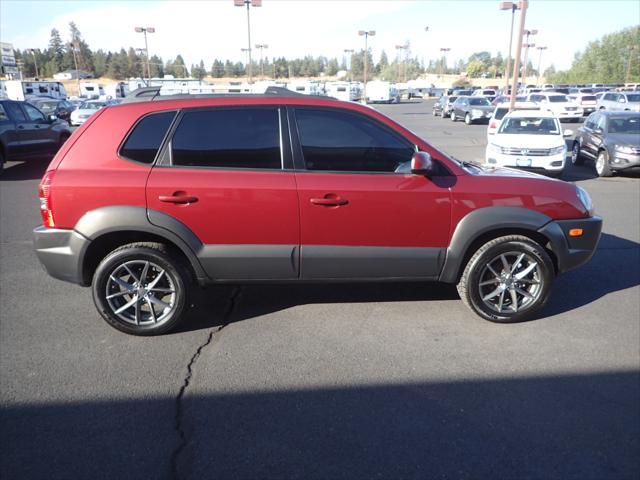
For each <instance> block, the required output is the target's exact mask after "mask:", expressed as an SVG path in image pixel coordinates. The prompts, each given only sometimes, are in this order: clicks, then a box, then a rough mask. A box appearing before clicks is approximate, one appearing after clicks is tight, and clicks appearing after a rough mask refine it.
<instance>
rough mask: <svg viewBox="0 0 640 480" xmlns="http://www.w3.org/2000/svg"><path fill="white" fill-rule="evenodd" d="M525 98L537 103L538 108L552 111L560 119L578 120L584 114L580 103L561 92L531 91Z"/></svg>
mask: <svg viewBox="0 0 640 480" xmlns="http://www.w3.org/2000/svg"><path fill="white" fill-rule="evenodd" d="M527 100H528V101H529V102H535V103H537V104H539V105H540V110H549V111H550V112H553V113H554V114H555V116H556V117H558V118H559V119H560V121H562V120H564V119H567V120H570V121H572V122H578V121H580V119H581V118H582V115H583V114H584V110H583V109H582V107H581V106H580V105H578V104H577V103H576V102H574V101H573V100H571V99H570V98H569V97H567V96H566V95H564V94H562V93H553V92H541V93H532V94H531V95H529V96H528V97H527Z"/></svg>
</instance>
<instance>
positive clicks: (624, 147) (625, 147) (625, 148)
mask: <svg viewBox="0 0 640 480" xmlns="http://www.w3.org/2000/svg"><path fill="white" fill-rule="evenodd" d="M613 148H614V150H615V151H616V152H620V153H627V154H632V153H634V149H633V147H630V146H628V145H616V146H615V147H613Z"/></svg>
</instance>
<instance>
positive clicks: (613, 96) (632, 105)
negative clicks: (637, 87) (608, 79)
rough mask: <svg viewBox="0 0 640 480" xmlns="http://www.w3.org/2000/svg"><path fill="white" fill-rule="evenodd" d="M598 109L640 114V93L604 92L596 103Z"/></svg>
mask: <svg viewBox="0 0 640 480" xmlns="http://www.w3.org/2000/svg"><path fill="white" fill-rule="evenodd" d="M598 109H599V110H613V111H622V112H624V111H631V112H640V92H638V93H635V92H633V93H630V92H606V93H605V94H604V95H603V96H602V98H601V99H600V101H599V102H598Z"/></svg>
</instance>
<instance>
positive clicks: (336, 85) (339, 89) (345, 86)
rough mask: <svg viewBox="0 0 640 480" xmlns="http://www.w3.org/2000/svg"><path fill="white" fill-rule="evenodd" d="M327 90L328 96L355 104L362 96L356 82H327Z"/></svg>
mask: <svg viewBox="0 0 640 480" xmlns="http://www.w3.org/2000/svg"><path fill="white" fill-rule="evenodd" d="M325 88H326V91H327V95H329V96H330V97H334V98H337V99H338V100H343V101H345V102H355V101H356V100H358V99H359V98H360V94H361V93H360V88H358V85H357V84H356V83H355V82H327V83H326V84H325Z"/></svg>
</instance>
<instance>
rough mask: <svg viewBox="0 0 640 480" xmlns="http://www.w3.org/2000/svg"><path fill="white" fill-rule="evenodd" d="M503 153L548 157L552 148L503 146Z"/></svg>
mask: <svg viewBox="0 0 640 480" xmlns="http://www.w3.org/2000/svg"><path fill="white" fill-rule="evenodd" d="M501 150H502V154H503V155H519V156H527V157H548V156H549V154H550V150H549V149H548V148H517V147H502V148H501Z"/></svg>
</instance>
